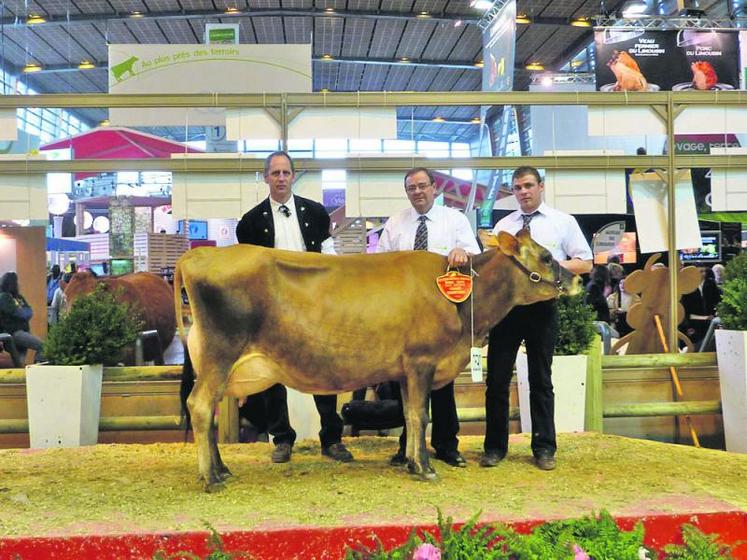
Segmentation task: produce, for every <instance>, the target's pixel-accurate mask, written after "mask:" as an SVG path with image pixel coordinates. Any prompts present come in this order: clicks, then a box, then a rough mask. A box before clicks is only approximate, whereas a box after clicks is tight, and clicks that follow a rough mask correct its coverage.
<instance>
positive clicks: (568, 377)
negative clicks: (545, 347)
mask: <svg viewBox="0 0 747 560" xmlns="http://www.w3.org/2000/svg"><path fill="white" fill-rule="evenodd" d="M587 358H588V356H586V355H585V354H582V355H579V356H554V357H553V360H552V384H553V388H554V390H555V431H556V432H583V431H584V419H585V413H586V362H587ZM528 376H529V371H528V365H527V355H526V354H525V353H524V352H519V353H518V355H517V356H516V379H517V383H518V389H519V412H520V413H521V431H522V432H525V433H532V419H531V416H530V411H529V377H528Z"/></svg>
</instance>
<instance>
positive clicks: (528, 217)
mask: <svg viewBox="0 0 747 560" xmlns="http://www.w3.org/2000/svg"><path fill="white" fill-rule="evenodd" d="M537 214H539V212H538V211H537V210H535V211H534V212H532V213H531V214H522V215H521V227H523V228H524V229H525V230H527V231H529V222H531V221H532V218H534V217H535V216H536V215H537Z"/></svg>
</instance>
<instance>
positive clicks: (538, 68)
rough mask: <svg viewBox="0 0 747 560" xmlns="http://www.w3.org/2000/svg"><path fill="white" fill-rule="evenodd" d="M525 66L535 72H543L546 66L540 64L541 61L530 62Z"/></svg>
mask: <svg viewBox="0 0 747 560" xmlns="http://www.w3.org/2000/svg"><path fill="white" fill-rule="evenodd" d="M524 68H526V69H527V70H531V71H533V72H541V71H542V70H544V69H545V67H544V66H542V64H540V63H539V62H530V63H529V64H527V65H525V66H524Z"/></svg>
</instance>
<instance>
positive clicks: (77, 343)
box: [26, 285, 141, 448]
mask: <svg viewBox="0 0 747 560" xmlns="http://www.w3.org/2000/svg"><path fill="white" fill-rule="evenodd" d="M140 328H141V325H140V321H139V320H138V319H137V318H135V315H134V314H133V313H132V312H131V311H130V308H129V306H128V305H126V304H123V303H119V302H117V300H116V299H115V297H114V295H113V294H112V293H110V292H108V291H107V290H106V288H105V286H103V285H100V286H98V287H97V288H96V289H95V290H94V291H93V292H91V293H90V294H88V295H86V296H83V297H81V298H80V299H78V300H76V301H75V303H74V304H73V306H72V307H71V309H70V311H69V312H68V313H67V314H66V315H65V316H63V317H62V319H61V320H60V321H59V322H58V323H57V324H55V325H53V326H52V328H51V329H50V330H49V334H48V337H47V340H46V342H45V344H44V355H45V356H46V358H47V360H48V361H47V362H44V363H43V364H34V365H31V366H28V367H27V368H26V401H27V405H28V418H29V436H30V440H31V447H32V448H40V447H75V446H78V445H93V444H95V443H96V442H97V441H98V433H99V411H100V409H101V380H102V375H103V364H104V363H107V364H113V363H116V360H117V358H118V357H119V355H120V354H121V353H122V351H123V349H124V348H125V347H126V346H129V345H131V344H133V343H134V342H135V339H136V338H137V335H138V332H139V331H140Z"/></svg>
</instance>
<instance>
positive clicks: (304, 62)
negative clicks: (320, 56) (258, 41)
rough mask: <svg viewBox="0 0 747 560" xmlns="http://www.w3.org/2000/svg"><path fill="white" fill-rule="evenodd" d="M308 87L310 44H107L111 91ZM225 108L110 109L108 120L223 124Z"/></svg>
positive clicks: (237, 90)
mask: <svg viewBox="0 0 747 560" xmlns="http://www.w3.org/2000/svg"><path fill="white" fill-rule="evenodd" d="M196 77H199V79H196ZM310 92H311V45H195V44H189V45H134V44H126V45H109V93H141V94H147V93H168V94H180V93H209V94H215V93H310ZM224 113H225V111H224V109H222V108H205V107H203V108H197V109H172V108H158V109H110V111H109V121H110V122H111V123H112V124H117V125H127V126H213V125H218V126H224V125H225V115H224Z"/></svg>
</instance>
